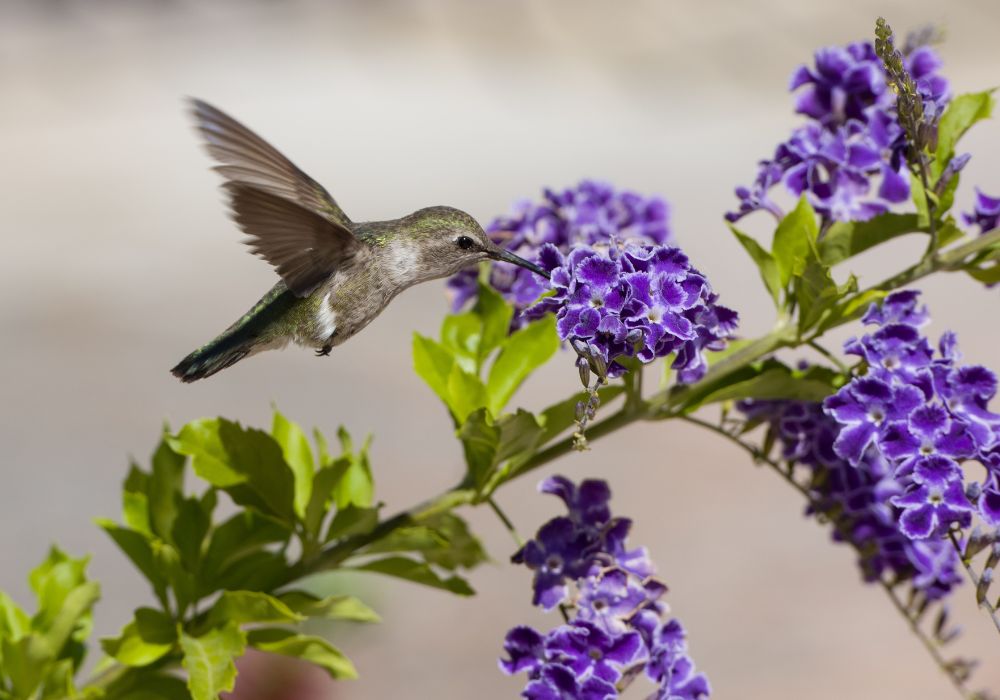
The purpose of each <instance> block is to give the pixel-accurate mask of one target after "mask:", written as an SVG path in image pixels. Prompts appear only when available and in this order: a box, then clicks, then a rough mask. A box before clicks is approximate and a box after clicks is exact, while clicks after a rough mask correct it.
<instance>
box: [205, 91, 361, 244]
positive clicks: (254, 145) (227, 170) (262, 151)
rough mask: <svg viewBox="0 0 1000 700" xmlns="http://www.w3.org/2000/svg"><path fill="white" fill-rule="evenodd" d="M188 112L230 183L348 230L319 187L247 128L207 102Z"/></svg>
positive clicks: (339, 211) (347, 221) (348, 225)
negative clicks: (273, 196)
mask: <svg viewBox="0 0 1000 700" xmlns="http://www.w3.org/2000/svg"><path fill="white" fill-rule="evenodd" d="M191 112H192V114H193V116H194V119H195V123H196V124H197V127H198V131H199V132H200V133H201V136H202V138H204V139H205V146H206V148H207V149H208V152H209V154H210V155H211V156H212V157H213V158H215V159H216V160H217V161H218V162H219V165H217V166H215V170H216V171H218V172H219V173H221V174H222V176H223V177H225V178H226V180H228V181H229V182H235V183H243V184H246V185H250V186H253V187H256V188H257V189H259V190H262V191H264V192H267V193H269V194H273V195H277V196H278V197H283V198H284V199H287V200H288V201H290V202H294V203H295V204H298V205H299V206H301V207H305V208H306V209H308V210H309V211H311V212H313V213H315V214H318V215H319V216H321V217H323V218H325V219H328V220H329V221H331V222H332V223H335V224H338V225H340V226H342V227H343V228H346V229H348V230H350V228H351V220H350V219H349V218H348V217H347V214H345V213H344V211H343V210H342V209H341V208H340V207H339V206H338V205H337V202H335V201H334V199H333V197H331V196H330V193H329V192H327V191H326V190H325V189H324V188H323V186H322V185H320V184H319V183H318V182H316V181H315V180H313V179H312V178H311V177H309V176H308V175H306V174H305V173H304V172H302V171H301V170H299V169H298V167H296V165H295V164H294V163H292V161H290V160H288V158H286V157H285V156H283V155H281V153H280V152H278V150H277V149H276V148H274V146H272V145H271V144H269V143H268V142H267V141H265V140H264V139H262V138H261V137H259V136H257V134H255V133H254V132H252V131H251V130H250V129H248V128H247V127H245V126H243V125H242V124H240V123H239V122H238V121H236V120H235V119H233V118H232V117H230V116H229V115H228V114H226V113H225V112H223V111H222V110H220V109H216V108H215V107H213V106H212V105H210V104H208V103H207V102H202V101H201V100H195V99H192V100H191Z"/></svg>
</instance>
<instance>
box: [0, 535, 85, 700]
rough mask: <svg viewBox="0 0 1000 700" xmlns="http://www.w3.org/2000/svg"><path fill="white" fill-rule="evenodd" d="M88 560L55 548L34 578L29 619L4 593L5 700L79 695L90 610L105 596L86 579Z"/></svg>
mask: <svg viewBox="0 0 1000 700" xmlns="http://www.w3.org/2000/svg"><path fill="white" fill-rule="evenodd" d="M87 561H88V558H87V557H83V558H80V559H73V558H72V557H69V556H68V555H66V554H64V553H63V552H62V551H61V550H59V549H58V548H56V547H53V548H52V549H51V550H50V551H49V555H48V557H46V559H45V561H43V562H42V563H41V564H40V565H39V566H38V567H37V568H36V569H35V570H34V571H32V572H31V575H30V576H29V579H28V581H29V583H30V584H31V590H32V591H33V592H34V594H35V598H36V601H37V610H36V612H35V614H34V615H32V616H29V615H28V614H27V613H26V612H25V611H24V610H22V609H21V608H20V607H19V606H18V605H17V603H15V602H14V601H13V600H12V599H11V598H10V596H8V595H7V594H5V593H2V592H0V698H4V699H5V700H6V699H8V698H9V699H11V700H20V699H22V698H24V699H25V700H27V699H29V698H30V699H32V700H34V698H41V699H46V698H60V697H67V696H69V695H72V694H75V693H76V690H75V686H74V682H73V676H74V674H75V672H76V671H77V670H78V669H79V668H80V665H81V664H82V663H83V659H84V655H85V652H86V647H85V646H84V642H85V641H86V639H87V637H88V636H89V634H90V628H91V610H92V608H93V606H94V603H95V602H97V599H98V598H99V597H100V588H99V586H98V585H97V583H95V582H93V581H89V580H88V579H87V575H86V568H87Z"/></svg>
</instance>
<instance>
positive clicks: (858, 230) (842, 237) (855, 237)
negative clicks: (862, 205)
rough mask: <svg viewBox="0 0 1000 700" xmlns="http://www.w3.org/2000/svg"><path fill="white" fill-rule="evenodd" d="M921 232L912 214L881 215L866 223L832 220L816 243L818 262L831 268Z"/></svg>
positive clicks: (915, 217)
mask: <svg viewBox="0 0 1000 700" xmlns="http://www.w3.org/2000/svg"><path fill="white" fill-rule="evenodd" d="M915 232H922V229H921V227H920V225H919V223H918V221H917V216H916V215H915V214H892V213H887V214H880V215H879V216H876V217H874V218H872V219H869V220H868V221H835V222H833V224H832V225H831V226H830V228H829V229H828V230H827V232H826V235H824V236H823V239H822V240H821V241H819V244H818V248H819V259H820V261H822V263H823V264H824V265H827V266H831V267H832V266H833V265H836V264H837V263H840V262H843V261H844V260H847V259H848V258H852V257H854V256H855V255H858V254H859V253H863V252H864V251H866V250H868V249H869V248H874V247H875V246H877V245H880V244H882V243H885V242H886V241H890V240H892V239H894V238H897V237H899V236H902V235H905V234H907V233H915Z"/></svg>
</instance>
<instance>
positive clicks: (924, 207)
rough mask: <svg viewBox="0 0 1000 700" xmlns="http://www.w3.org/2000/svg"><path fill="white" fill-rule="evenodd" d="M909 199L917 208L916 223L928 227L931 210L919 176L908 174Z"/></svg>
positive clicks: (921, 226)
mask: <svg viewBox="0 0 1000 700" xmlns="http://www.w3.org/2000/svg"><path fill="white" fill-rule="evenodd" d="M910 199H912V200H913V206H914V207H916V210H917V225H918V226H919V227H920V228H928V227H929V226H930V225H931V211H930V207H929V205H928V200H927V193H926V192H925V191H924V184H923V182H921V180H920V178H919V177H917V176H916V175H914V174H912V173H911V174H910Z"/></svg>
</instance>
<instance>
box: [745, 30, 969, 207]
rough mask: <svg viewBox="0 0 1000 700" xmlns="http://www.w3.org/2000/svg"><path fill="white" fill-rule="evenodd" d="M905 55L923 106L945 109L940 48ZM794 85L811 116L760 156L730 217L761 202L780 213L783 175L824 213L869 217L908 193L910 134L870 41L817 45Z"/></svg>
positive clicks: (799, 104)
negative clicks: (776, 197)
mask: <svg viewBox="0 0 1000 700" xmlns="http://www.w3.org/2000/svg"><path fill="white" fill-rule="evenodd" d="M904 62H905V65H906V68H907V70H908V71H909V72H910V74H911V75H912V76H913V78H914V81H915V82H916V84H917V88H918V90H919V92H920V93H921V95H922V97H923V99H924V102H925V111H927V113H928V114H940V112H941V111H942V110H943V108H944V105H945V104H946V103H947V101H948V100H949V99H950V94H949V91H948V81H947V80H946V79H945V78H944V77H943V76H941V75H940V74H939V73H938V71H939V69H940V68H941V60H940V58H939V57H938V55H937V54H936V53H935V52H934V50H933V49H931V48H930V47H928V46H919V47H916V48H913V49H911V50H909V53H908V54H907V55H906V56H904ZM789 89H790V90H791V91H793V92H795V93H796V101H795V111H796V112H798V113H799V114H802V115H803V116H805V117H807V118H808V120H809V121H807V122H806V123H805V124H804V125H802V126H800V127H798V128H796V129H795V130H794V131H793V132H792V135H791V137H790V138H789V139H788V140H787V141H786V142H784V143H782V144H780V145H779V146H778V147H777V149H776V150H775V154H774V156H773V157H772V158H771V159H769V160H764V161H761V163H760V168H759V170H758V174H757V178H756V180H755V182H754V185H753V187H751V188H747V187H739V188H737V189H736V196H737V198H738V199H739V207H738V209H737V210H736V211H733V212H729V213H728V214H726V218H727V219H728V220H729V221H733V222H735V221H737V220H739V219H740V218H742V217H743V216H746V215H747V214H749V213H751V212H754V211H757V210H759V209H763V210H765V211H769V212H770V213H771V214H773V215H774V216H775V217H776V218H779V219H780V218H782V216H783V213H782V211H781V209H780V208H779V207H778V206H777V205H776V204H775V203H774V201H773V199H771V198H770V195H769V191H770V189H771V188H772V187H774V186H775V185H777V184H778V183H782V184H783V185H784V186H785V189H787V190H788V191H789V192H790V193H792V194H794V195H796V196H798V195H802V194H805V195H806V197H807V198H808V199H809V201H810V203H811V204H812V206H813V207H814V208H815V209H816V211H817V212H819V214H820V215H821V216H822V217H823V218H824V220H825V221H849V220H859V221H863V220H867V219H870V218H871V217H873V216H875V215H877V214H880V213H883V212H886V211H888V210H889V209H890V208H891V206H892V205H894V204H899V203H902V202H906V201H907V200H908V199H909V196H910V183H909V174H908V172H907V168H906V162H905V158H904V155H905V149H906V137H905V133H904V131H903V128H902V127H901V125H900V124H899V119H898V115H897V110H896V96H895V94H894V93H893V92H892V90H890V89H888V87H887V82H886V73H885V68H884V66H883V65H882V62H881V60H880V59H879V58H878V57H877V56H876V55H875V49H874V47H873V45H872V44H871V43H869V42H858V43H853V44H848V45H847V46H845V47H839V46H834V47H827V48H823V49H820V50H818V51H817V52H816V54H815V56H814V65H813V66H800V67H799V68H798V69H796V71H795V72H794V74H793V75H792V79H791V81H790V83H789ZM962 164H964V163H962ZM959 168H960V165H958V166H957V167H956V168H955V169H954V170H953V171H952V172H950V173H949V178H950V177H953V175H954V172H957V170H958V169H959ZM876 181H877V186H876Z"/></svg>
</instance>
